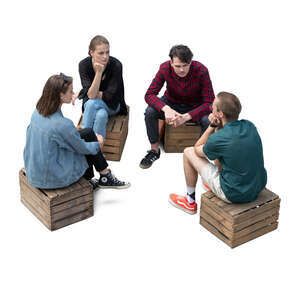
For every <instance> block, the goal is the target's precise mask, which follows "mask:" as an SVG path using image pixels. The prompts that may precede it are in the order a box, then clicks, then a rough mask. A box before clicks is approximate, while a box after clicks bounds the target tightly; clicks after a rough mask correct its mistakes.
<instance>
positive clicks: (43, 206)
mask: <svg viewBox="0 0 300 300" xmlns="http://www.w3.org/2000/svg"><path fill="white" fill-rule="evenodd" d="M20 190H21V195H22V197H23V198H24V201H26V202H28V203H30V204H31V205H32V206H33V207H36V208H37V209H38V210H39V211H40V212H41V215H42V216H45V217H46V218H48V217H50V206H49V205H48V204H47V203H45V202H43V201H42V200H41V198H39V197H38V196H37V195H36V194H34V193H32V191H31V190H30V189H28V187H26V186H24V185H23V186H21V188H20ZM49 220H50V219H49Z"/></svg>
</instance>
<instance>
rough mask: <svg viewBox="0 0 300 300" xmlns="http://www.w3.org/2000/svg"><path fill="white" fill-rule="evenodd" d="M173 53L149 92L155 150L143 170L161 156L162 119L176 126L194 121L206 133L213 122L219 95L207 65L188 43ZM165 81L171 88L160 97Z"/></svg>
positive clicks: (148, 115) (148, 119)
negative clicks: (217, 95) (212, 109)
mask: <svg viewBox="0 0 300 300" xmlns="http://www.w3.org/2000/svg"><path fill="white" fill-rule="evenodd" d="M169 56H170V58H171V60H169V61H166V62H164V63H163V64H161V65H160V68H159V71H158V72H157V74H156V76H155V78H154V79H153V81H152V83H151V85H150V87H149V88H148V90H147V92H146V95H145V100H146V102H147V103H148V107H147V109H146V111H145V123H146V128H147V135H148V139H149V141H150V144H151V150H149V151H148V153H147V154H146V156H145V157H144V158H143V159H142V161H141V163H140V167H141V168H143V169H146V168H149V167H151V165H152V163H153V162H154V161H155V160H157V159H159V157H160V149H159V132H158V119H163V120H166V123H167V124H169V125H172V126H173V127H177V126H180V125H181V124H183V123H185V122H187V121H190V120H192V121H193V122H196V123H198V124H200V125H201V126H202V132H204V131H205V130H206V128H207V126H208V125H209V121H208V115H209V113H210V112H211V109H210V107H211V103H212V101H213V99H214V97H215V96H214V91H213V88H212V84H211V80H210V77H209V73H208V70H207V68H206V67H205V66H204V65H202V64H201V63H200V62H198V61H195V60H192V58H193V53H192V52H191V50H190V49H189V48H188V47H187V46H183V45H177V46H174V47H172V49H171V50H170V53H169ZM165 82H166V83H167V89H166V91H165V93H164V96H163V97H161V98H159V97H158V96H157V95H158V94H159V92H160V90H161V88H162V87H163V85H164V83H165ZM199 134H200V132H199Z"/></svg>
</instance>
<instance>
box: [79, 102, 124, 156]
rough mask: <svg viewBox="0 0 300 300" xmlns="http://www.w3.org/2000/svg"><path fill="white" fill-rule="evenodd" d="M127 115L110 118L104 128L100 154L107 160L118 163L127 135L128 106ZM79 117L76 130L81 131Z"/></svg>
mask: <svg viewBox="0 0 300 300" xmlns="http://www.w3.org/2000/svg"><path fill="white" fill-rule="evenodd" d="M127 111H128V114H127V115H126V116H123V115H115V116H110V117H109V119H108V122H107V126H106V138H105V142H104V146H103V149H102V152H103V154H104V156H105V158H106V159H107V160H112V161H120V160H121V157H122V153H123V150H124V146H125V143H126V139H127V135H128V123H129V106H127ZM82 117H83V115H81V117H80V120H79V122H78V125H77V129H78V130H79V129H81V123H82Z"/></svg>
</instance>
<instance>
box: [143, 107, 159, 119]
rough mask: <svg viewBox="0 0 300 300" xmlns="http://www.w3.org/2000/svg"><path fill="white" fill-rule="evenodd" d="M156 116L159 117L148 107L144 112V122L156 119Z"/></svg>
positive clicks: (156, 112)
mask: <svg viewBox="0 0 300 300" xmlns="http://www.w3.org/2000/svg"><path fill="white" fill-rule="evenodd" d="M158 115H159V113H158V111H156V110H155V109H154V108H153V107H151V106H148V107H147V108H146V110H145V120H146V119H155V118H158Z"/></svg>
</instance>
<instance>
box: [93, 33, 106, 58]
mask: <svg viewBox="0 0 300 300" xmlns="http://www.w3.org/2000/svg"><path fill="white" fill-rule="evenodd" d="M102 44H106V45H109V42H108V40H107V39H106V38H105V37H104V36H102V35H96V36H95V37H93V38H92V40H91V42H90V45H89V55H91V51H94V50H95V49H96V46H98V45H102Z"/></svg>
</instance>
